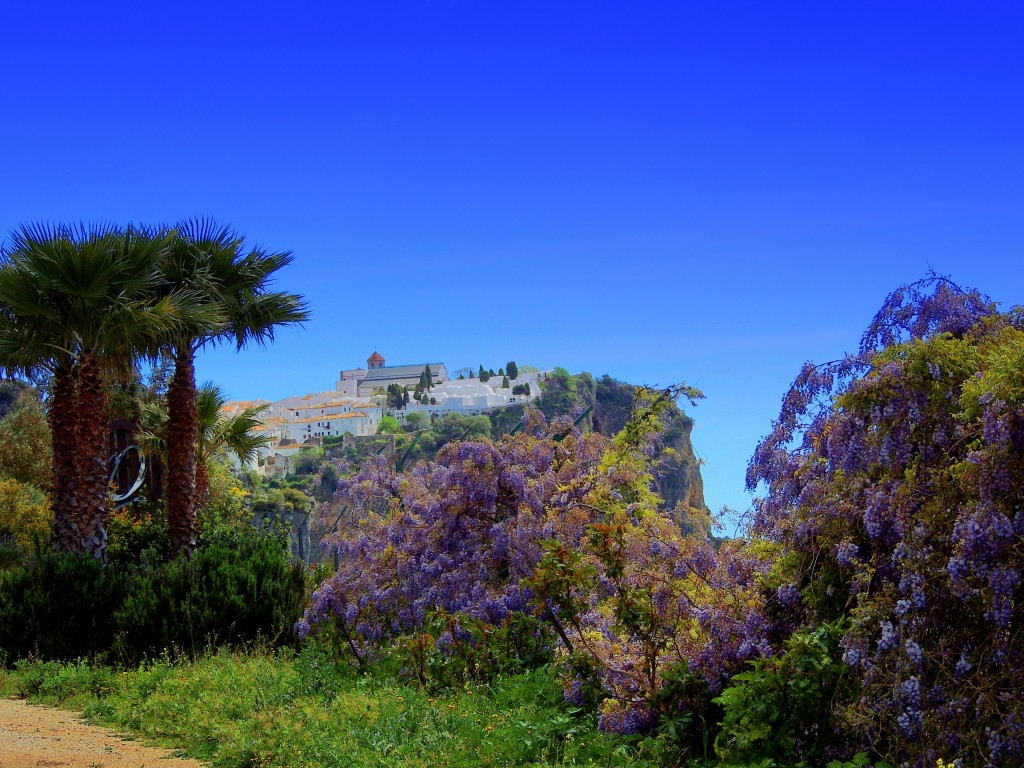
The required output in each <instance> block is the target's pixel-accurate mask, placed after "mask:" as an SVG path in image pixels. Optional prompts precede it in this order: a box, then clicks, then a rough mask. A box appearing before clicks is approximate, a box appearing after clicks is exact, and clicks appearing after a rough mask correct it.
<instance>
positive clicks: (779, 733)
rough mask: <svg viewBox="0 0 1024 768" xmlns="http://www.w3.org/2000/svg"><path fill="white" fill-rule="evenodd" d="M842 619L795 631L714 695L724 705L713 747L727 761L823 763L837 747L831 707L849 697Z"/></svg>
mask: <svg viewBox="0 0 1024 768" xmlns="http://www.w3.org/2000/svg"><path fill="white" fill-rule="evenodd" d="M842 634H843V632H842V629H841V626H840V625H834V624H824V625H822V626H820V627H819V628H817V629H815V630H812V631H808V632H801V633H797V634H794V635H793V636H792V637H791V638H790V639H789V640H788V641H787V642H786V650H785V652H784V653H782V654H781V655H779V656H776V657H773V658H767V659H759V660H757V661H754V662H752V663H751V669H750V670H749V671H747V672H743V673H741V674H738V675H735V676H734V677H733V678H732V681H731V684H730V686H729V687H728V688H726V689H725V690H724V691H722V695H721V696H719V697H718V698H717V699H715V701H716V702H717V703H719V704H721V706H722V708H723V710H724V720H723V721H722V730H721V732H720V733H719V735H718V738H717V739H716V740H715V748H716V750H717V751H718V754H719V756H720V757H722V758H723V759H724V760H726V761H727V762H734V763H743V762H750V763H754V762H756V761H759V760H760V761H765V760H768V761H778V762H779V764H780V765H786V766H799V765H809V766H814V765H821V764H823V763H824V762H825V757H826V755H827V754H829V753H830V752H832V753H833V754H834V750H835V749H837V748H839V749H843V748H846V749H848V745H847V744H845V743H837V739H839V738H840V737H839V736H837V730H838V729H836V727H835V722H834V720H833V711H834V708H835V706H836V704H837V702H838V701H841V700H842V699H844V698H845V695H846V693H847V692H846V691H845V690H844V683H848V680H847V679H846V677H847V676H848V669H847V667H846V665H845V664H844V663H843V661H842V653H841V651H840V649H839V639H840V637H842Z"/></svg>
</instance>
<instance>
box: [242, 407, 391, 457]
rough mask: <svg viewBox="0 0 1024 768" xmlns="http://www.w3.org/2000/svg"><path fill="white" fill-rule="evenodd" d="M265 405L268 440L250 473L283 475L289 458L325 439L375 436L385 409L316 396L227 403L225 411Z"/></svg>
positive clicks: (263, 422)
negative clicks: (344, 436)
mask: <svg viewBox="0 0 1024 768" xmlns="http://www.w3.org/2000/svg"><path fill="white" fill-rule="evenodd" d="M254 405H262V406H263V412H262V413H261V415H260V430H259V431H260V432H261V433H263V434H264V435H265V436H267V437H268V438H269V441H268V444H267V445H266V446H265V447H264V448H262V449H260V451H259V455H258V456H257V458H256V459H255V460H254V461H252V462H250V463H249V465H248V466H247V467H246V468H247V469H251V470H254V471H256V472H258V473H260V474H282V473H285V472H287V470H288V464H289V462H288V457H290V456H293V455H294V454H296V453H298V452H299V451H300V450H302V449H303V448H309V447H312V446H316V445H320V444H321V443H322V441H323V438H325V437H340V436H342V435H346V434H349V435H375V434H376V433H377V427H378V425H379V424H380V420H381V416H382V415H383V409H382V408H381V406H380V405H379V404H378V403H375V402H374V401H372V400H370V399H368V398H347V397H342V396H340V395H339V393H338V392H334V391H332V392H314V393H311V394H308V395H303V396H301V397H286V398H283V399H281V400H276V401H274V402H270V401H267V400H250V401H244V402H232V403H228V404H227V405H225V406H224V408H223V409H222V410H223V412H224V413H226V414H227V415H229V416H231V415H234V414H236V413H238V412H240V411H241V410H243V409H245V408H248V407H252V406H254Z"/></svg>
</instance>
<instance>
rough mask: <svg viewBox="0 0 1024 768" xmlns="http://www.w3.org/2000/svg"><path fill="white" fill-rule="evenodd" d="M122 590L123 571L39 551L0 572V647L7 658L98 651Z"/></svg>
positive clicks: (109, 636) (109, 637)
mask: <svg viewBox="0 0 1024 768" xmlns="http://www.w3.org/2000/svg"><path fill="white" fill-rule="evenodd" d="M124 591H125V580H124V578H123V577H122V575H121V574H120V573H119V572H118V571H117V570H116V569H106V570H105V569H104V568H103V566H102V565H101V564H100V563H99V562H98V561H97V560H95V559H93V558H92V557H89V556H87V555H73V554H67V553H57V552H40V553H38V554H37V556H36V557H35V558H34V559H32V560H31V561H29V562H27V563H25V564H23V565H20V566H18V567H15V568H13V569H11V570H9V571H5V572H0V651H2V652H3V653H4V655H6V656H7V657H8V658H9V659H18V658H24V657H26V656H29V655H36V656H40V657H42V658H45V659H63V660H70V659H76V658H79V657H83V656H94V655H96V654H98V653H102V652H104V651H105V650H106V649H108V648H109V647H110V645H111V642H112V641H113V638H114V627H113V625H112V622H111V621H110V618H111V616H112V615H113V614H114V610H115V609H116V607H117V606H118V605H119V604H120V602H121V600H122V599H123V597H124Z"/></svg>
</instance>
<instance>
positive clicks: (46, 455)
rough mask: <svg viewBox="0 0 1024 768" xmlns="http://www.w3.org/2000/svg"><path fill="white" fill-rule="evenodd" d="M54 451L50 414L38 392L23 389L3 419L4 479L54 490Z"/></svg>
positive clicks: (0, 460)
mask: <svg viewBox="0 0 1024 768" xmlns="http://www.w3.org/2000/svg"><path fill="white" fill-rule="evenodd" d="M52 461H53V449H52V448H51V446H50V427H49V425H47V423H46V413H45V412H44V411H43V405H42V403H41V402H40V400H39V393H38V392H37V391H36V390H34V389H29V388H26V389H23V390H22V391H21V393H20V394H19V395H18V396H17V399H15V400H14V402H13V403H12V404H11V407H10V408H9V410H8V412H7V413H6V414H5V415H4V416H3V418H0V477H7V478H11V479H12V480H16V481H18V482H19V483H24V484H26V485H31V486H34V487H35V488H39V489H41V490H43V491H47V490H49V489H50V487H51V484H52V480H53V475H52V472H53V469H52Z"/></svg>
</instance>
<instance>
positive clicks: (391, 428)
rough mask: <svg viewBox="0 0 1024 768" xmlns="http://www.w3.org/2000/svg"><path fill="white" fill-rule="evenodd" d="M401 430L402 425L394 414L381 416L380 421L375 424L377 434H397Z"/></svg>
mask: <svg viewBox="0 0 1024 768" xmlns="http://www.w3.org/2000/svg"><path fill="white" fill-rule="evenodd" d="M401 432H402V427H401V425H400V424H399V423H398V419H396V418H395V417H394V416H382V417H381V420H380V423H379V424H378V425H377V434H378V435H397V434H399V433H401Z"/></svg>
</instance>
